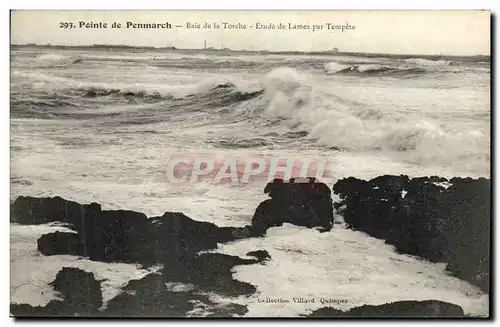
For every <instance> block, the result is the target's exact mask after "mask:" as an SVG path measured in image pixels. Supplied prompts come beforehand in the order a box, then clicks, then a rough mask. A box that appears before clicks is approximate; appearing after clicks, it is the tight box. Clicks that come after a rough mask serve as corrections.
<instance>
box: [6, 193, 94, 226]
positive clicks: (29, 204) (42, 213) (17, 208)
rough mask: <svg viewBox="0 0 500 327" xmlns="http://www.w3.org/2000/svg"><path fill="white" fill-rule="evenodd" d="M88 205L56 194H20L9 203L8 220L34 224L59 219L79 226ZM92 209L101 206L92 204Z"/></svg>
mask: <svg viewBox="0 0 500 327" xmlns="http://www.w3.org/2000/svg"><path fill="white" fill-rule="evenodd" d="M88 207H89V206H88V205H81V204H79V203H76V202H73V201H68V200H65V199H63V198H61V197H58V196H56V197H53V198H34V197H31V196H20V197H18V198H17V199H16V200H15V201H14V203H13V204H12V205H11V211H10V222H11V223H18V224H23V225H36V224H45V223H49V222H54V221H60V222H63V223H70V224H72V225H76V226H79V225H81V224H82V223H83V222H82V221H83V219H84V217H85V212H86V209H87V208H88ZM97 207H98V208H97ZM94 209H98V210H99V211H100V209H101V207H100V205H98V204H94Z"/></svg>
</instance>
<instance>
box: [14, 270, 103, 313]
mask: <svg viewBox="0 0 500 327" xmlns="http://www.w3.org/2000/svg"><path fill="white" fill-rule="evenodd" d="M49 285H51V286H53V287H54V289H55V290H56V291H58V292H59V293H61V295H62V297H63V300H62V301H58V300H52V301H50V302H49V303H48V304H47V305H46V306H36V307H34V306H31V305H30V304H15V303H14V304H11V305H10V312H11V314H12V315H13V316H15V317H74V316H89V317H90V316H96V315H98V309H99V308H100V307H101V306H102V293H101V286H100V283H99V282H98V281H97V280H96V279H95V278H94V274H93V273H88V272H86V271H83V270H80V269H78V268H69V267H63V268H62V270H60V271H59V272H58V273H57V275H56V278H55V280H53V281H52V282H51V283H50V284H49Z"/></svg>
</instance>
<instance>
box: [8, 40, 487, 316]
mask: <svg viewBox="0 0 500 327" xmlns="http://www.w3.org/2000/svg"><path fill="white" fill-rule="evenodd" d="M490 92H491V89H490V62H489V60H485V59H484V58H474V57H469V58H467V57H457V58H454V57H449V58H444V59H443V58H441V59H439V60H430V59H429V58H422V57H418V56H415V57H408V56H406V57H397V56H392V57H387V56H383V55H380V56H374V55H369V56H368V55H366V56H363V55H355V56H354V55H351V56H349V55H341V54H337V55H311V54H273V53H250V52H248V53H246V52H232V51H203V50H198V51H195V50H189V51H188V50H164V51H162V50H148V49H135V48H91V47H88V48H50V47H45V48H44V47H12V48H11V90H10V135H11V143H10V144H11V162H10V169H11V177H10V180H11V190H10V197H11V201H13V200H14V199H15V198H16V197H17V196H19V195H30V196H37V197H47V196H61V197H63V198H65V199H68V200H73V201H77V202H79V203H90V202H98V203H100V204H102V206H103V209H127V210H136V211H140V212H143V213H145V214H146V215H148V216H154V215H162V214H163V213H164V212H165V211H178V212H183V213H184V214H186V215H187V216H189V217H190V218H192V219H195V220H200V221H209V222H213V223H215V224H217V225H219V226H244V225H247V224H249V223H250V221H251V218H252V216H253V213H254V211H255V209H256V207H257V206H258V204H259V203H260V202H261V201H263V200H265V199H267V198H268V196H267V195H266V194H264V187H265V185H266V182H267V181H266V180H255V181H252V182H249V183H246V184H240V183H236V184H235V183H214V182H212V181H210V180H204V181H200V182H198V183H192V184H189V183H186V184H176V185H173V184H172V183H169V181H168V180H166V178H165V172H166V169H167V161H168V158H169V157H170V156H172V155H179V154H181V155H182V154H185V155H190V156H201V155H203V156H217V157H218V158H220V157H223V158H227V157H238V158H245V157H248V156H254V155H264V156H269V157H279V158H291V157H314V158H323V159H325V160H327V161H328V163H329V165H330V166H329V167H330V170H331V174H332V176H331V180H329V181H328V186H329V187H330V188H332V186H333V183H334V182H335V181H336V180H338V179H341V178H344V177H349V176H352V177H357V178H363V179H370V178H374V177H376V176H380V175H383V174H395V175H400V174H405V175H408V176H410V177H419V176H430V175H438V176H443V177H447V178H451V177H455V176H459V177H474V178H477V177H486V178H489V177H490V145H491V144H490V119H491V110H490ZM333 196H334V195H333ZM334 197H335V196H334ZM10 227H11V232H10V236H11V259H10V260H11V302H15V303H30V304H32V305H45V304H46V303H47V302H48V301H50V300H51V299H54V298H57V296H58V295H57V294H55V293H54V291H53V289H52V288H51V287H50V286H48V285H47V284H48V282H50V281H51V280H53V279H54V277H55V275H56V273H57V272H58V271H59V270H60V269H61V268H62V266H74V267H80V268H82V269H85V270H87V271H92V272H94V274H95V275H96V276H97V277H98V278H102V279H106V280H105V281H104V282H103V293H104V302H105V304H104V305H106V302H107V301H109V300H110V299H111V298H113V297H114V296H116V295H117V294H119V293H120V292H121V287H123V286H124V285H126V283H127V282H128V281H130V280H132V279H139V278H141V277H142V276H145V275H146V274H148V273H150V272H151V269H150V270H146V269H142V268H141V267H139V266H136V265H131V264H122V263H116V264H115V263H113V264H109V263H101V262H94V261H90V260H87V259H81V258H80V259H79V260H76V259H77V258H76V257H73V256H67V255H64V256H63V255H60V256H43V255H41V254H40V253H38V252H37V249H36V239H37V238H38V237H39V236H41V235H42V234H44V233H47V232H48V231H54V230H65V227H64V226H57V225H56V224H47V225H41V226H21V225H16V224H11V226H10ZM260 249H265V250H267V251H268V252H269V254H270V256H271V260H270V261H269V262H268V263H267V264H266V265H247V266H237V267H235V268H234V269H233V275H234V278H235V279H238V280H241V281H245V282H249V283H251V284H253V285H255V286H256V287H257V293H256V294H254V295H252V296H248V297H239V298H236V299H230V298H223V297H220V296H219V297H218V298H217V300H218V301H228V302H237V303H241V304H244V305H246V306H247V307H248V310H249V311H248V313H247V314H246V316H249V317H294V316H299V315H301V314H307V313H308V312H310V311H311V310H313V309H317V308H320V307H323V306H325V305H324V304H322V303H320V302H321V299H333V300H335V301H337V302H336V303H337V304H335V305H333V306H335V307H337V308H339V309H342V310H346V309H349V308H352V307H356V306H360V305H363V304H373V305H376V304H383V303H387V302H392V301H397V300H428V299H433V300H442V301H447V302H451V303H455V304H458V305H460V306H461V307H462V308H463V309H464V311H465V313H466V314H469V315H487V314H488V305H489V304H488V295H487V294H483V293H481V291H480V290H479V289H478V288H476V287H475V286H473V285H471V284H469V283H467V282H465V281H461V280H459V279H457V278H455V277H452V276H451V275H450V274H449V273H447V272H446V271H445V269H446V264H444V263H430V262H427V261H425V260H423V259H420V258H417V257H413V256H409V255H403V254H398V253H397V252H396V251H395V250H394V247H393V246H390V245H387V244H385V243H384V241H383V240H379V239H375V238H372V237H370V236H368V235H366V234H364V233H362V232H358V231H352V230H349V229H346V228H345V225H344V224H343V223H342V217H341V216H338V215H336V224H335V225H334V228H333V229H332V230H331V231H329V232H325V233H320V232H319V231H317V230H315V229H307V228H305V227H298V226H294V225H290V224H284V225H283V226H281V227H275V228H270V229H269V230H268V231H267V234H266V235H265V236H264V237H260V238H250V239H245V240H240V241H236V242H232V243H228V244H223V245H219V248H218V249H216V250H214V251H215V252H221V253H227V254H232V255H239V256H241V257H245V254H246V253H247V252H249V251H253V250H260ZM214 297H217V296H216V295H214ZM266 297H270V298H283V299H289V300H290V301H292V298H307V299H310V298H315V299H316V300H315V303H288V304H283V303H270V304H269V303H268V304H263V303H262V302H261V301H260V300H262V299H265V298H266ZM292 302H293V301H292ZM330 305H331V304H330ZM192 315H193V316H196V315H203V312H201V313H200V312H193V313H192Z"/></svg>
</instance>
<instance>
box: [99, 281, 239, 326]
mask: <svg viewBox="0 0 500 327" xmlns="http://www.w3.org/2000/svg"><path fill="white" fill-rule="evenodd" d="M228 286H229V287H230V285H228ZM196 291H197V290H196V289H195V290H186V291H182V292H173V291H170V290H169V289H168V287H167V286H166V284H165V278H164V276H162V275H161V274H150V275H148V276H146V277H144V278H142V279H139V280H133V281H130V282H129V283H128V284H127V286H125V288H124V291H123V292H122V293H121V294H120V295H118V296H116V297H115V298H113V299H112V300H111V301H110V302H109V303H108V305H107V307H106V310H104V311H103V312H102V313H100V316H103V317H186V316H189V314H190V312H191V311H193V310H194V309H195V308H196V307H197V306H201V307H203V308H204V311H208V312H210V313H209V315H208V317H231V316H234V315H243V314H245V313H246V312H247V311H248V309H247V308H246V306H242V305H239V304H235V303H228V304H217V303H215V302H213V301H212V300H210V299H209V298H208V296H206V295H203V294H199V293H196Z"/></svg>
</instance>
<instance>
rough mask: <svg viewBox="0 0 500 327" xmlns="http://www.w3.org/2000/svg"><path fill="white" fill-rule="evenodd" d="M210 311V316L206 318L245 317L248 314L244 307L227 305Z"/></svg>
mask: <svg viewBox="0 0 500 327" xmlns="http://www.w3.org/2000/svg"><path fill="white" fill-rule="evenodd" d="M210 311H211V312H210V314H208V315H207V316H206V317H207V318H219V317H235V316H243V315H245V314H246V313H247V312H248V308H247V306H246V305H241V304H237V303H228V304H225V305H221V306H217V307H215V308H214V309H212V310H210Z"/></svg>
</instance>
